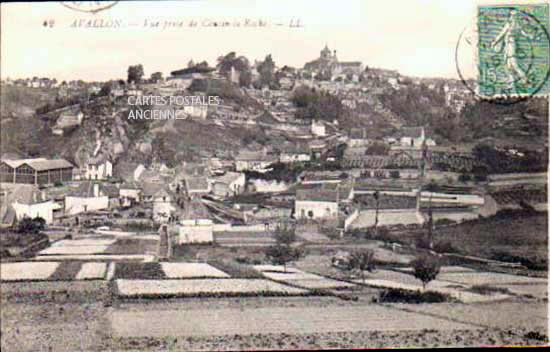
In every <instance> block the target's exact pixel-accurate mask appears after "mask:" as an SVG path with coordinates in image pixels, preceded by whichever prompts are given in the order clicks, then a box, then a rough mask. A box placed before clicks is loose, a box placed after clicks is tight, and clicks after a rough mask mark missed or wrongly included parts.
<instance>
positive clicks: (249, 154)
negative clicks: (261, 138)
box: [235, 150, 275, 161]
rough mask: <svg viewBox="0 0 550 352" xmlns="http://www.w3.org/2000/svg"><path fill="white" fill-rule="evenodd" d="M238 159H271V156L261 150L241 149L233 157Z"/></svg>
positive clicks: (272, 158)
mask: <svg viewBox="0 0 550 352" xmlns="http://www.w3.org/2000/svg"><path fill="white" fill-rule="evenodd" d="M235 160H239V161H272V160H275V158H274V157H273V156H270V155H265V154H264V153H263V152H257V151H249V150H243V151H241V152H239V154H238V155H237V156H236V157H235Z"/></svg>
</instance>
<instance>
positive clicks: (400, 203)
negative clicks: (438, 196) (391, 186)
mask: <svg viewBox="0 0 550 352" xmlns="http://www.w3.org/2000/svg"><path fill="white" fill-rule="evenodd" d="M355 201H356V202H357V203H359V204H361V208H362V209H376V199H375V197H374V195H372V194H360V195H356V196H355ZM378 208H379V209H414V208H416V197H414V196H397V195H388V194H379V195H378Z"/></svg>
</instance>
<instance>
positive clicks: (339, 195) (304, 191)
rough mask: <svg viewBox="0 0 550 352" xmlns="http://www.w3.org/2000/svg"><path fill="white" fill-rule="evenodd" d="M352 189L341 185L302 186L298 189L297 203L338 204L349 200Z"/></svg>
mask: <svg viewBox="0 0 550 352" xmlns="http://www.w3.org/2000/svg"><path fill="white" fill-rule="evenodd" d="M350 191H351V187H349V186H347V185H341V184H322V185H301V186H300V187H299V188H297V189H296V200H297V201H310V202H337V201H341V200H344V199H347V198H348V197H349V195H350Z"/></svg>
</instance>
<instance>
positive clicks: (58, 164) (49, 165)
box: [2, 158, 74, 171]
mask: <svg viewBox="0 0 550 352" xmlns="http://www.w3.org/2000/svg"><path fill="white" fill-rule="evenodd" d="M2 161H3V162H5V163H6V164H8V165H9V166H10V167H12V168H17V167H19V166H21V165H23V164H27V165H29V166H30V167H31V168H33V169H35V170H36V171H45V170H53V169H66V168H73V167H74V166H73V164H71V163H70V162H68V161H67V160H65V159H45V158H35V159H18V160H7V159H6V160H2Z"/></svg>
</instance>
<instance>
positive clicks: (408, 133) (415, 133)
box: [401, 127, 424, 138]
mask: <svg viewBox="0 0 550 352" xmlns="http://www.w3.org/2000/svg"><path fill="white" fill-rule="evenodd" d="M423 129H424V128H423V127H402V128H401V135H402V136H403V137H411V138H420V137H422V130H423Z"/></svg>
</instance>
